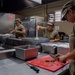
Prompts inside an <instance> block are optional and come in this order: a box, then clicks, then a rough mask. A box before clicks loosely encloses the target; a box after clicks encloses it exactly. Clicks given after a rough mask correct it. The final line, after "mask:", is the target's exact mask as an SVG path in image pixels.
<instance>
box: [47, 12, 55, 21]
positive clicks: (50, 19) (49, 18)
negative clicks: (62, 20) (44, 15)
mask: <svg viewBox="0 0 75 75" xmlns="http://www.w3.org/2000/svg"><path fill="white" fill-rule="evenodd" d="M48 21H49V22H54V21H55V14H54V13H50V14H49V16H48Z"/></svg>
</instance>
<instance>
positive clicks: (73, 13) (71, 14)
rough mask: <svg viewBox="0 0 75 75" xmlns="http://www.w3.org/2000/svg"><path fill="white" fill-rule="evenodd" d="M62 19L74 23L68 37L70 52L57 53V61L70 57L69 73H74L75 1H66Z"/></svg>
mask: <svg viewBox="0 0 75 75" xmlns="http://www.w3.org/2000/svg"><path fill="white" fill-rule="evenodd" d="M62 20H63V21H65V20H67V21H68V22H71V23H74V25H73V30H72V32H71V34H70V37H69V45H70V52H68V53H67V54H65V55H61V54H57V55H56V57H58V58H59V61H61V62H64V61H65V60H66V59H70V60H71V61H70V66H69V70H70V75H75V1H74V0H71V1H69V2H67V3H66V4H65V5H64V6H63V8H62Z"/></svg>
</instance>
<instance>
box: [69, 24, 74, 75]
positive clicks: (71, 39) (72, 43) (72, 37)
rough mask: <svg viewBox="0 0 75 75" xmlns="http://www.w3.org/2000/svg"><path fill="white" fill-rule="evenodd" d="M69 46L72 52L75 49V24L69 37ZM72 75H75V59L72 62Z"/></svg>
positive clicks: (70, 67)
mask: <svg viewBox="0 0 75 75" xmlns="http://www.w3.org/2000/svg"><path fill="white" fill-rule="evenodd" d="M69 44H70V52H72V51H73V50H74V49H75V24H74V26H73V31H72V33H71V35H70V37H69ZM69 69H70V75H75V59H71V61H70V66H69Z"/></svg>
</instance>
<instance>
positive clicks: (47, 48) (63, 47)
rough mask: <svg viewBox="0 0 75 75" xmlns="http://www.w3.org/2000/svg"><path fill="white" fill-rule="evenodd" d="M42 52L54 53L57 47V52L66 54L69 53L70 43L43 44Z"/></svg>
mask: <svg viewBox="0 0 75 75" xmlns="http://www.w3.org/2000/svg"><path fill="white" fill-rule="evenodd" d="M41 46H42V52H48V53H54V50H53V47H54V46H56V47H57V52H58V53H61V54H66V53H67V52H69V43H65V42H64V43H62V42H55V43H50V42H48V43H41Z"/></svg>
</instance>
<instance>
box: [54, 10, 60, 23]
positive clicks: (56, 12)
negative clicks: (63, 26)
mask: <svg viewBox="0 0 75 75" xmlns="http://www.w3.org/2000/svg"><path fill="white" fill-rule="evenodd" d="M60 21H61V11H55V22H60Z"/></svg>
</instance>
